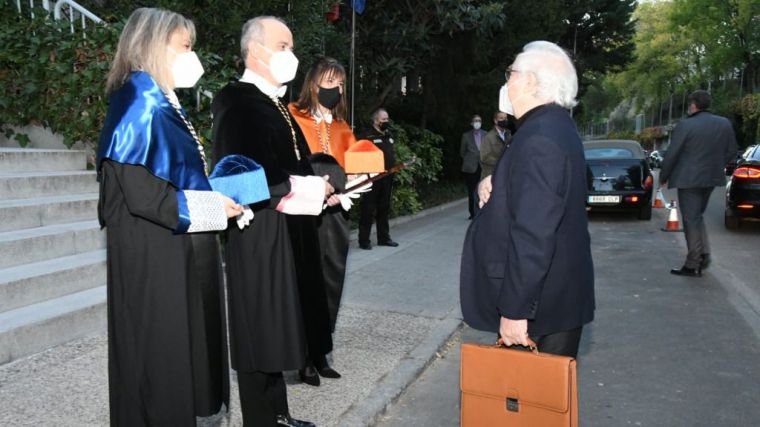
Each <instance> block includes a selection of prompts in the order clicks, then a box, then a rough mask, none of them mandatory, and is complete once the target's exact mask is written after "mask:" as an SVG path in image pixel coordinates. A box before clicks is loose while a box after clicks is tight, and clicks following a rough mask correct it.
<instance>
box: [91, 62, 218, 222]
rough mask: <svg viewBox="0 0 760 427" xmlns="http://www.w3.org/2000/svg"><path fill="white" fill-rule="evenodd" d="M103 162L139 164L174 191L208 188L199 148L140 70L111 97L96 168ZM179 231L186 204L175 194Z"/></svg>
mask: <svg viewBox="0 0 760 427" xmlns="http://www.w3.org/2000/svg"><path fill="white" fill-rule="evenodd" d="M103 159H109V160H113V161H114V162H118V163H123V164H130V165H140V166H144V167H145V168H147V169H148V170H149V171H150V172H151V173H152V174H153V175H155V176H156V177H158V178H160V179H162V180H164V181H168V182H170V183H171V184H172V185H174V186H175V187H176V188H177V189H178V190H205V191H209V190H211V185H210V184H209V181H208V178H207V177H206V173H205V171H204V169H203V160H202V159H201V156H200V153H199V152H198V144H197V143H196V141H195V139H194V138H193V136H192V134H190V131H189V130H188V129H187V126H186V125H185V123H184V121H183V120H182V118H181V117H180V116H179V114H178V113H177V111H176V110H175V109H174V107H172V105H171V104H170V103H169V100H168V99H166V95H164V93H163V91H162V90H161V88H160V87H159V86H158V84H156V82H155V81H154V80H153V78H152V77H151V76H150V75H149V74H148V73H146V72H144V71H135V72H133V73H131V74H130V76H129V78H128V79H127V81H126V82H124V85H122V86H121V88H119V89H118V90H117V91H115V92H113V93H112V94H111V96H110V103H109V106H108V113H107V115H106V120H105V123H104V125H103V130H102V131H101V133H100V141H99V145H98V157H97V162H96V165H97V168H98V170H100V167H101V164H102V161H103ZM177 201H178V204H179V220H180V221H179V222H180V224H179V226H178V227H177V230H175V231H176V232H178V233H182V232H185V231H187V228H188V227H189V226H190V216H189V211H188V209H187V200H186V199H185V195H184V193H183V192H182V191H178V192H177Z"/></svg>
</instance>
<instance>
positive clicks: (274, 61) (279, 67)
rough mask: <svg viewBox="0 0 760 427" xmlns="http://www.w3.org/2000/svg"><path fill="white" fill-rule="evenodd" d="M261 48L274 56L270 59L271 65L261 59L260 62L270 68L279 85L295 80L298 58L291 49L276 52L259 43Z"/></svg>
mask: <svg viewBox="0 0 760 427" xmlns="http://www.w3.org/2000/svg"><path fill="white" fill-rule="evenodd" d="M259 46H261V47H263V48H264V49H266V50H267V51H269V53H271V54H272V56H270V57H269V64H267V63H265V62H264V61H262V60H260V59H259V62H261V63H262V64H264V65H266V66H267V67H268V68H269V72H270V73H272V77H274V79H275V80H276V81H277V83H280V84H285V83H287V82H289V81H291V80H293V78H295V76H296V71H298V58H296V56H295V55H294V54H293V52H292V51H291V50H290V49H286V50H281V51H277V52H275V51H273V50H272V49H269V48H268V47H266V46H264V45H263V44H261V43H259Z"/></svg>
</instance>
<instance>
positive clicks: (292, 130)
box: [270, 98, 301, 160]
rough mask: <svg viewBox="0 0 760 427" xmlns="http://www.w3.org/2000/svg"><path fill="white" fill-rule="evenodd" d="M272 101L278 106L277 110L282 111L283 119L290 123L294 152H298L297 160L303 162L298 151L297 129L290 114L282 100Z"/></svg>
mask: <svg viewBox="0 0 760 427" xmlns="http://www.w3.org/2000/svg"><path fill="white" fill-rule="evenodd" d="M270 99H271V100H272V102H274V105H276V106H277V109H278V110H279V111H280V114H282V117H283V118H284V119H285V121H286V122H288V127H290V136H291V137H292V138H293V151H295V152H296V158H297V159H298V160H301V153H300V152H299V151H298V143H297V142H296V129H295V128H294V127H293V122H292V121H291V120H290V114H288V110H287V109H286V108H285V106H284V105H282V102H280V98H270Z"/></svg>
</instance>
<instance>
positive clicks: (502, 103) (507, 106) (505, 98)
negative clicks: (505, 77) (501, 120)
mask: <svg viewBox="0 0 760 427" xmlns="http://www.w3.org/2000/svg"><path fill="white" fill-rule="evenodd" d="M499 111H503V112H505V113H507V114H509V115H512V116H514V115H515V110H514V108H512V102H511V101H510V100H509V87H508V86H507V83H504V86H502V87H501V90H499Z"/></svg>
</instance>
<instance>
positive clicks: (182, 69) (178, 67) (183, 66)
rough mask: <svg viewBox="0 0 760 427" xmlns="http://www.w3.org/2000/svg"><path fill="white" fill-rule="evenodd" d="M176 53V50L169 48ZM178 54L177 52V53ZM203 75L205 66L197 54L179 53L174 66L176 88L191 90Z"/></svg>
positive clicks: (173, 73) (173, 74)
mask: <svg viewBox="0 0 760 427" xmlns="http://www.w3.org/2000/svg"><path fill="white" fill-rule="evenodd" d="M169 50H172V51H174V49H172V48H169ZM175 52H176V51H175ZM202 75H203V65H201V61H200V60H199V59H198V55H196V54H195V52H181V53H177V57H176V58H175V59H174V64H172V76H173V77H174V87H175V88H180V89H181V88H190V87H193V86H195V84H196V83H198V80H200V78H201V76H202Z"/></svg>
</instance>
